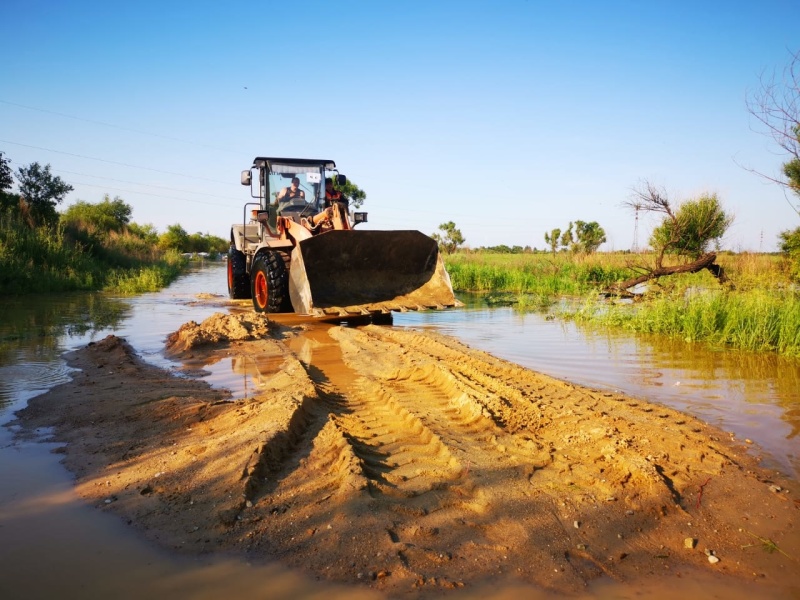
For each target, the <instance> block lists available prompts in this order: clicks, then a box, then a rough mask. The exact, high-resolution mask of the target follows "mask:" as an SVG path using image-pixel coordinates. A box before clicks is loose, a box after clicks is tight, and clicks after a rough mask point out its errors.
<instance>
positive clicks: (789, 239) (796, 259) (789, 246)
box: [778, 227, 800, 281]
mask: <svg viewBox="0 0 800 600" xmlns="http://www.w3.org/2000/svg"><path fill="white" fill-rule="evenodd" d="M778 238H779V239H780V249H781V252H783V253H784V254H785V255H786V256H787V257H788V258H789V260H790V261H792V263H794V265H793V268H792V276H793V277H794V279H796V280H798V281H800V227H796V228H794V229H792V230H788V229H787V230H786V231H781V233H780V234H779V235H778Z"/></svg>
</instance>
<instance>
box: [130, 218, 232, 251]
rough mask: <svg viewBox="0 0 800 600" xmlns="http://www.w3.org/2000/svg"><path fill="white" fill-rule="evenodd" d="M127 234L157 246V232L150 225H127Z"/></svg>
mask: <svg viewBox="0 0 800 600" xmlns="http://www.w3.org/2000/svg"><path fill="white" fill-rule="evenodd" d="M128 232H129V233H130V234H132V235H135V236H136V237H138V238H141V239H142V240H144V241H145V242H146V243H147V244H148V245H150V246H156V245H158V230H157V229H156V226H155V225H153V224H152V223H145V224H144V225H139V224H138V223H129V224H128ZM226 247H227V246H226Z"/></svg>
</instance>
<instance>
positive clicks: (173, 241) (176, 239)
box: [158, 223, 189, 252]
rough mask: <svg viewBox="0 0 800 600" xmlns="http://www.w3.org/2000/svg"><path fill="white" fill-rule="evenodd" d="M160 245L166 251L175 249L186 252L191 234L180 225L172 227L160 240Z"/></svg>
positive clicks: (168, 228)
mask: <svg viewBox="0 0 800 600" xmlns="http://www.w3.org/2000/svg"><path fill="white" fill-rule="evenodd" d="M158 245H159V246H161V247H162V248H163V249H165V250H169V249H174V250H177V251H178V252H186V251H187V248H188V246H189V234H188V233H186V230H185V229H184V228H183V227H181V226H180V225H179V224H178V223H175V224H174V225H170V226H169V227H167V230H166V231H165V232H164V233H162V234H161V236H160V237H159V238H158Z"/></svg>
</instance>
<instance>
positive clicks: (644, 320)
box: [446, 253, 800, 356]
mask: <svg viewBox="0 0 800 600" xmlns="http://www.w3.org/2000/svg"><path fill="white" fill-rule="evenodd" d="M647 258H648V257H647V256H646V255H631V254H594V255H590V256H584V257H575V256H571V255H569V254H556V255H555V256H554V255H552V254H517V255H512V254H466V253H464V254H456V255H451V256H448V257H447V258H446V264H447V269H448V271H449V273H450V276H451V280H452V282H453V287H454V288H455V289H456V290H459V291H471V292H483V293H487V294H488V298H489V300H490V302H491V301H492V299H493V298H495V297H497V296H498V295H500V296H502V297H503V298H504V299H505V300H508V298H509V297H511V299H512V301H513V303H514V304H515V305H516V306H517V307H518V308H519V309H521V310H532V309H537V308H542V307H546V306H548V305H549V304H551V303H553V302H555V301H556V300H557V299H558V298H561V297H564V296H570V297H573V298H582V299H583V300H582V302H578V303H576V304H575V306H576V308H574V309H567V310H566V311H564V309H562V311H563V312H562V313H561V314H560V316H562V317H563V318H567V319H575V320H577V321H580V322H582V323H586V324H592V325H595V326H598V327H614V328H622V329H625V330H628V331H632V332H646V333H658V334H662V335H667V336H670V337H676V338H680V339H684V340H687V341H692V342H694V341H698V342H708V343H710V344H714V345H720V346H726V347H733V348H740V349H744V350H752V351H768V352H778V353H780V354H783V355H787V356H800V291H799V290H798V288H797V286H796V285H793V284H792V282H791V280H790V276H791V270H790V269H789V268H787V264H786V263H785V261H783V260H781V259H780V257H777V256H771V255H763V254H758V255H756V254H739V255H732V254H723V255H720V256H719V257H718V260H717V262H718V263H719V264H720V265H722V266H723V268H724V269H725V272H726V274H727V275H728V277H729V278H730V282H729V283H728V284H725V285H722V284H720V283H719V282H718V280H717V279H715V278H714V277H713V276H712V275H711V274H709V273H708V272H707V271H701V272H700V273H696V274H688V275H676V276H671V277H665V278H662V279H661V280H658V281H651V282H649V284H648V291H647V293H646V294H644V295H643V296H642V297H641V298H640V299H639V300H638V301H637V302H635V303H619V302H612V301H609V300H607V299H605V298H604V297H602V296H600V294H599V293H598V292H600V291H601V290H603V289H604V288H606V287H607V286H608V285H610V284H612V283H615V282H618V281H622V280H625V279H627V278H629V277H632V276H633V275H634V274H636V267H637V266H638V265H641V264H644V263H646V262H647Z"/></svg>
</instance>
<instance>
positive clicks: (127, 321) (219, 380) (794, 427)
mask: <svg viewBox="0 0 800 600" xmlns="http://www.w3.org/2000/svg"><path fill="white" fill-rule="evenodd" d="M225 292H226V288H225V271H224V265H220V264H208V265H201V266H199V267H198V268H196V269H195V270H194V271H193V272H192V273H190V274H189V275H187V276H184V277H182V278H181V279H179V280H178V281H177V282H175V283H174V284H173V285H172V286H170V287H169V288H168V289H166V290H163V291H161V292H158V293H155V294H145V295H142V296H138V297H135V298H113V297H108V296H104V295H102V294H74V295H59V296H42V297H36V298H31V297H27V298H23V299H14V298H12V299H4V310H3V312H2V314H0V424H6V423H8V422H9V421H10V420H12V418H13V412H14V411H16V410H18V409H20V408H22V407H23V406H24V405H25V403H26V402H27V400H28V399H29V398H31V397H33V396H36V395H38V394H41V393H43V392H45V391H46V390H47V389H49V388H50V387H52V386H54V385H57V384H59V383H63V382H65V381H68V380H69V378H70V369H69V367H68V366H67V365H66V363H65V362H64V360H63V359H62V358H61V356H62V354H63V353H64V352H65V351H68V350H70V349H74V348H78V347H80V346H83V345H85V344H86V343H88V342H89V341H95V340H100V339H102V338H104V337H105V336H106V335H108V334H110V333H115V334H117V335H119V336H121V337H124V338H126V339H127V340H128V341H129V342H130V343H131V344H132V345H133V346H134V348H136V350H137V351H138V352H139V354H140V355H141V356H143V357H144V358H145V359H146V360H147V361H149V362H151V363H153V364H156V365H158V366H161V367H164V368H167V369H171V370H174V371H175V372H176V373H180V372H182V371H183V370H185V369H197V367H198V366H197V365H181V364H176V363H173V362H171V361H169V360H167V359H165V358H164V357H163V355H162V351H163V347H164V341H165V338H166V336H167V335H168V334H169V333H171V332H172V331H174V330H176V329H178V327H179V326H180V325H181V324H183V323H185V322H187V321H190V320H194V321H198V322H199V321H202V320H203V319H205V318H206V317H208V316H210V315H211V314H213V313H214V312H218V311H225V310H229V308H228V307H227V303H226V301H225ZM198 294H210V295H211V300H209V299H207V298H205V299H198ZM465 300H466V302H467V306H465V307H464V308H463V309H459V310H452V311H445V312H428V313H405V314H396V315H395V318H394V325H393V326H394V327H414V328H426V329H435V330H437V331H440V332H442V333H445V334H448V335H452V336H455V337H457V338H459V339H461V340H462V341H464V342H465V343H467V344H469V345H470V346H472V347H474V348H480V349H483V350H486V351H488V352H490V353H492V354H494V355H496V356H499V357H502V358H505V359H508V360H511V361H513V362H516V363H518V364H521V365H523V366H526V367H529V368H531V369H534V370H536V371H540V372H543V373H547V374H549V375H552V376H554V377H557V378H560V379H565V380H568V381H571V382H574V383H577V384H581V385H586V386H589V387H592V388H595V389H609V390H620V391H622V392H624V393H626V394H629V395H633V396H638V397H641V398H644V399H647V400H651V401H655V402H659V403H663V404H666V405H669V406H672V407H675V408H678V409H680V410H683V411H685V412H688V413H691V414H694V415H696V416H699V417H700V418H702V419H703V420H705V421H707V422H710V423H713V424H715V425H718V426H719V427H721V428H722V429H723V430H725V431H727V432H730V433H732V434H733V435H735V436H736V438H737V439H740V440H745V439H747V440H751V441H752V442H753V446H752V451H753V452H754V453H756V454H759V455H761V456H763V458H764V464H765V465H766V466H769V467H771V468H772V467H774V468H775V469H778V470H781V471H782V472H784V473H787V474H789V475H790V476H792V477H793V478H794V479H798V476H799V474H800V452H799V450H800V444H798V430H800V360H788V359H781V358H778V357H775V356H764V355H755V354H746V353H739V352H730V351H711V350H708V349H705V348H703V347H700V346H697V345H691V344H685V343H682V342H665V341H664V340H659V339H657V338H646V337H636V338H634V337H631V336H627V335H614V334H608V333H600V332H592V331H590V330H585V329H581V328H578V327H576V326H575V325H574V324H565V323H563V322H559V321H552V320H547V319H546V318H544V317H543V316H541V315H535V314H521V313H516V312H514V311H513V310H512V309H510V308H496V309H489V308H486V307H485V306H483V305H482V304H481V303H480V301H479V300H477V299H465ZM234 310H244V308H237V309H234ZM280 319H281V320H283V321H284V322H286V323H287V324H291V323H292V322H296V320H297V318H296V317H292V316H284V317H280ZM324 327H328V325H319V326H317V327H315V328H311V330H310V331H309V332H308V336H309V340H311V339H312V338H313V336H316V335H319V334H320V329H322V328H324ZM301 338H302V336H300V337H298V339H297V340H295V342H293V348H295V347H296V348H301V349H302V350H301V354H302V355H301V358H302V359H303V360H304V361H307V362H312V361H313V360H314V356H313V347H314V344H313V343H308V344H303V342H302V339H301ZM275 368H277V364H276V363H275V362H274V361H272V362H271V361H270V360H269V359H264V360H260V359H258V358H255V359H254V360H252V361H250V362H248V363H247V364H242V363H241V362H240V361H239V362H237V361H234V360H231V361H228V362H220V363H216V364H214V365H202V369H203V371H204V372H206V373H207V375H206V377H207V379H208V380H209V381H210V382H211V383H212V384H213V385H218V386H224V387H228V388H230V389H232V391H233V392H234V393H235V394H244V393H246V391H247V389H248V387H251V386H253V385H254V382H255V380H256V379H257V378H258V377H259V375H260V374H264V373H265V372H268V371H270V370H272V369H275ZM46 433H47V432H42V435H43V437H44V436H46ZM53 448H54V445H53V444H49V443H46V442H41V441H40V442H35V441H24V442H23V441H19V440H15V439H14V431H13V429H12V428H9V427H0V598H52V597H59V598H101V597H103V598H106V597H110V596H111V597H117V598H123V599H124V598H141V597H146V596H148V597H153V598H165V597H169V598H174V599H178V600H180V599H182V598H216V597H220V596H223V595H226V596H228V595H231V594H237V593H238V595H241V596H245V597H249V598H262V597H263V598H317V597H322V596H323V595H324V596H325V597H326V598H336V597H342V598H344V597H347V598H360V597H363V598H377V597H380V595H378V594H376V593H374V592H371V591H370V590H366V589H363V588H345V587H343V586H331V585H330V584H323V583H320V582H316V581H310V580H308V579H307V578H304V577H303V576H302V575H300V574H297V573H293V572H290V571H288V570H287V569H285V568H283V567H281V566H277V565H258V566H255V565H249V564H246V563H244V562H241V561H236V560H231V559H204V560H200V559H187V558H181V557H175V556H171V555H169V554H167V553H164V552H162V551H161V550H160V549H158V548H154V547H153V546H152V545H150V544H148V543H146V542H145V541H143V540H141V539H139V538H138V537H137V535H136V534H135V532H134V531H133V530H132V529H131V528H130V527H128V526H127V525H125V524H124V523H122V522H121V521H119V520H118V519H117V518H116V517H114V516H112V515H110V514H105V513H100V512H99V511H96V510H95V509H93V508H92V507H89V506H86V505H84V504H82V503H81V501H80V500H79V499H78V498H77V496H76V495H75V494H74V492H73V490H72V480H71V477H70V475H69V473H67V472H66V471H65V469H64V468H63V467H62V466H61V465H60V463H59V455H57V454H53V453H51V450H52V449H53ZM678 585H680V586H682V587H681V589H680V591H678V590H677V589H676V588H674V587H671V589H669V590H660V591H661V597H674V595H676V594H680V595H683V594H695V595H698V596H699V595H704V596H705V595H707V593H708V590H709V589H711V588H709V587H706V586H711V587H712V588H713V590H714V591H715V592H717V593H719V594H721V595H723V596H724V597H726V598H740V597H745V596H746V595H747V593H749V592H747V590H744V589H737V588H735V587H733V586H729V589H724V588H721V587H720V585H721V584H720V582H719V581H713V582H712V581H710V580H709V581H703V580H702V579H694V580H693V581H680V582H678ZM658 592H659V590H656V589H654V588H648V587H647V583H646V582H639V583H638V584H637V586H636V587H635V588H634V587H631V586H627V587H626V588H625V589H618V588H616V587H614V586H613V584H612V586H611V587H607V586H606V587H603V586H600V587H597V588H596V589H594V590H592V591H590V592H589V594H588V596H587V597H592V598H596V597H606V596H613V597H615V598H634V597H641V596H643V595H647V596H648V597H653V595H654V593H655V595H656V596H659V594H658ZM520 593H522V594H524V595H525V596H526V597H529V598H537V597H545V595H543V594H536V593H532V591H531V590H520V589H519V588H517V589H502V587H498V586H497V584H496V583H495V584H494V585H493V586H492V588H491V590H472V592H469V591H466V590H465V593H459V594H456V596H457V597H459V598H464V597H469V596H472V597H482V598H486V597H492V598H504V597H508V598H513V597H518V596H519V595H520Z"/></svg>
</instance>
